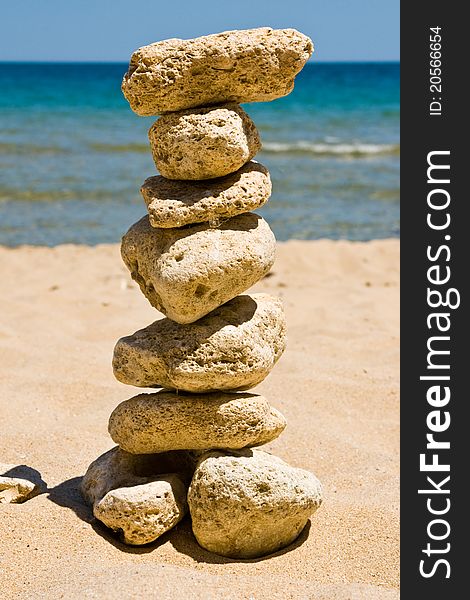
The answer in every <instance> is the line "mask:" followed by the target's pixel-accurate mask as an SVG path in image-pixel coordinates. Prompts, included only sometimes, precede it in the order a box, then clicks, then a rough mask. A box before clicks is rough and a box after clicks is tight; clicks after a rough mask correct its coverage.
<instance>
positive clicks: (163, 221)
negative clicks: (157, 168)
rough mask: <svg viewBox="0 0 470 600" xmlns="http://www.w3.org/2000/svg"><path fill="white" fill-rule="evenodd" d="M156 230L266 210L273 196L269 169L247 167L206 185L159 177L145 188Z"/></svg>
mask: <svg viewBox="0 0 470 600" xmlns="http://www.w3.org/2000/svg"><path fill="white" fill-rule="evenodd" d="M140 191H141V193H142V196H143V197H144V200H145V203H146V204H147V210H148V213H149V220H150V224H151V225H152V227H163V228H167V227H181V226H183V225H190V224H193V223H204V222H209V221H210V222H213V223H215V222H220V221H221V220H223V219H228V218H230V217H234V216H236V215H239V214H243V213H246V212H250V211H252V210H256V209H257V208H259V207H261V206H263V204H264V203H265V202H266V201H267V200H268V198H269V196H270V195H271V179H270V177H269V172H268V170H267V169H266V167H263V165H261V164H260V163H258V162H255V161H250V162H248V163H246V165H244V166H243V167H242V168H241V169H239V170H238V171H237V172H236V173H232V174H230V175H226V176H225V177H221V178H218V179H211V180H205V181H192V182H190V183H188V182H186V181H172V180H170V179H166V178H165V177H161V176H159V175H157V176H154V177H149V178H148V179H146V180H145V182H144V185H143V186H142V187H141V190H140Z"/></svg>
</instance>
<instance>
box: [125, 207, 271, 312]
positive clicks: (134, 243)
mask: <svg viewBox="0 0 470 600" xmlns="http://www.w3.org/2000/svg"><path fill="white" fill-rule="evenodd" d="M275 249H276V240H275V238H274V235H273V233H272V231H271V229H270V228H269V225H268V224H267V223H266V221H265V220H264V219H262V218H261V217H259V216H258V215H256V214H254V213H245V214H242V215H237V216H236V217H232V218H231V219H228V220H227V221H225V222H224V223H223V224H222V225H219V226H218V227H211V226H210V224H206V223H202V224H198V225H190V226H188V227H184V228H179V229H157V228H154V227H152V226H151V225H150V221H149V217H148V216H146V217H144V218H142V219H141V220H140V221H138V222H137V223H135V224H134V225H133V226H132V227H131V228H130V229H129V231H128V232H127V233H126V234H125V236H124V237H123V238H122V245H121V254H122V258H123V261H124V263H125V264H126V266H127V267H128V269H129V270H130V272H131V276H132V278H133V279H134V280H135V281H136V282H137V283H138V284H139V286H140V289H141V290H142V293H143V294H144V296H145V297H146V298H147V300H148V301H149V302H150V304H151V305H152V306H154V307H155V308H157V309H158V310H160V311H161V312H162V313H164V314H165V315H166V316H167V317H169V318H170V319H172V320H173V321H176V322H178V323H192V322H194V321H196V320H197V319H200V318H201V317H203V316H204V315H207V314H208V313H209V312H211V311H212V310H214V309H215V308H217V307H218V306H220V305H221V304H224V303H225V302H227V301H228V300H230V299H232V298H234V297H235V296H236V295H237V294H240V293H242V292H244V291H245V290H246V289H248V288H249V287H251V286H252V285H253V284H255V283H256V282H257V281H258V280H259V279H261V277H263V276H264V275H266V273H267V272H268V271H269V269H270V268H271V266H272V264H273V263H274V254H275Z"/></svg>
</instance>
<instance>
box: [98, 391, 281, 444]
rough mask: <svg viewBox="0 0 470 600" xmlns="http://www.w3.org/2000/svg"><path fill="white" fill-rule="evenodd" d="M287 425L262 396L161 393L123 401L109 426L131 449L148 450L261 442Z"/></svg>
mask: <svg viewBox="0 0 470 600" xmlns="http://www.w3.org/2000/svg"><path fill="white" fill-rule="evenodd" d="M285 426H286V421H285V419H284V417H283V416H282V415H281V413H280V412H279V411H277V410H276V409H275V408H272V407H271V406H270V405H269V403H268V402H267V400H266V399H265V398H263V396H255V395H254V394H224V393H212V394H205V395H194V394H191V395H178V394H175V393H173V392H158V393H156V394H140V395H138V396H135V397H134V398H131V399H130V400H126V401H124V402H121V404H119V405H118V406H117V407H116V408H115V409H114V411H113V413H112V414H111V417H110V419H109V428H108V429H109V434H110V435H111V437H112V439H113V441H114V442H115V443H116V444H119V446H120V447H121V448H122V449H124V450H125V451H126V452H132V453H133V454H145V453H154V452H166V451H168V450H179V449H181V450H183V449H184V450H188V449H191V450H207V449H209V448H210V449H213V448H230V449H239V448H245V447H248V446H250V447H251V446H260V445H262V444H266V443H268V442H270V441H272V440H274V439H275V438H277V437H278V436H279V435H280V434H281V433H282V431H283V430H284V428H285Z"/></svg>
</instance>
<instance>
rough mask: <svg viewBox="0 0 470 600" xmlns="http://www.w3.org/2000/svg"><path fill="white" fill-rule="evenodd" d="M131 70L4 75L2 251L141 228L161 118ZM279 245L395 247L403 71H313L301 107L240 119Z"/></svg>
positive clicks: (109, 67)
mask: <svg viewBox="0 0 470 600" xmlns="http://www.w3.org/2000/svg"><path fill="white" fill-rule="evenodd" d="M125 70H126V65H124V64H13V63H9V64H5V63H4V64H0V90H1V92H0V244H5V245H9V246H14V245H18V244H25V243H28V244H40V245H55V244H60V243H68V242H73V243H83V244H96V243H101V242H116V241H118V240H119V239H120V237H121V235H122V234H123V233H124V232H125V231H126V230H127V228H128V227H129V226H130V224H131V223H133V222H134V221H136V220H137V219H138V218H140V217H141V216H142V215H143V214H145V205H144V203H143V200H142V199H141V197H140V194H139V188H140V185H141V184H142V183H143V181H144V179H145V178H146V177H148V176H150V175H152V174H154V173H155V166H154V164H153V162H152V158H151V155H150V151H149V148H148V144H147V130H148V128H149V127H150V125H151V124H152V122H153V121H154V119H153V118H143V117H138V116H137V115H135V114H134V113H133V112H132V111H131V110H130V108H129V106H128V104H127V102H126V101H125V100H124V98H123V97H122V95H121V92H120V83H121V79H122V75H123V73H124V72H125ZM244 108H245V110H246V111H247V112H248V113H249V114H250V116H251V117H252V118H253V119H254V121H255V122H256V124H257V126H258V128H259V130H260V132H261V138H262V141H263V150H262V152H260V153H259V154H258V156H257V159H258V160H259V161H260V162H262V163H263V164H265V165H266V166H267V167H268V168H269V170H270V172H271V177H272V180H273V195H272V197H271V199H270V201H269V202H268V203H267V205H266V206H265V207H263V208H262V209H261V210H260V211H259V212H260V213H261V214H262V215H263V216H264V217H265V218H267V219H268V220H269V223H270V225H271V227H272V229H273V231H274V233H275V234H276V237H277V238H278V239H279V240H286V239H289V238H295V239H317V238H322V237H328V238H333V239H339V238H346V239H352V240H369V239H374V238H382V237H390V236H398V235H399V65H398V64H394V63H384V64H381V63H370V64H366V63H364V64H362V63H352V64H351V63H349V64H347V63H344V64H343V63H341V64H340V63H337V64H315V63H311V64H310V63H309V64H308V65H307V66H306V67H305V69H304V70H303V71H302V73H301V74H300V75H299V76H298V78H297V80H296V87H295V90H294V92H293V93H292V94H290V95H289V96H287V97H286V98H281V99H279V100H276V101H274V102H270V103H259V104H248V105H244Z"/></svg>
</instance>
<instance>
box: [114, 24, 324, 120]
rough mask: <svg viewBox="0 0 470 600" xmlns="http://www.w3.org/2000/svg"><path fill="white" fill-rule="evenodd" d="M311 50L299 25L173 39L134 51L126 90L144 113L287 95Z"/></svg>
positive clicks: (308, 41)
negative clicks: (187, 38) (297, 26)
mask: <svg viewBox="0 0 470 600" xmlns="http://www.w3.org/2000/svg"><path fill="white" fill-rule="evenodd" d="M312 52H313V44H312V41H311V40H310V38H308V37H307V36H305V35H303V34H302V33H300V32H298V31H296V30H295V29H271V28H270V27H260V28H258V29H246V30H241V31H226V32H224V33H217V34H212V35H207V36H203V37H199V38H195V39H192V40H180V39H176V38H174V39H170V40H164V41H162V42H155V43H154V44H150V45H148V46H143V47H142V48H139V49H138V50H136V51H135V52H134V54H133V55H132V58H131V61H130V64H129V70H128V71H127V73H126V74H125V75H124V79H123V82H122V92H123V94H124V96H125V97H126V99H127V100H128V102H129V104H130V106H131V108H132V110H133V111H134V112H136V113H137V114H138V115H141V116H149V115H157V114H163V113H167V112H174V111H179V110H184V109H187V108H194V107H197V106H207V105H211V104H219V103H222V102H238V103H240V102H267V101H269V100H275V99H276V98H281V97H282V96H287V94H289V93H290V92H291V91H292V89H293V88H294V78H295V76H296V75H297V73H298V72H299V71H300V70H301V69H302V67H303V66H304V64H305V63H306V61H307V60H308V58H309V57H310V55H311V54H312Z"/></svg>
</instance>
